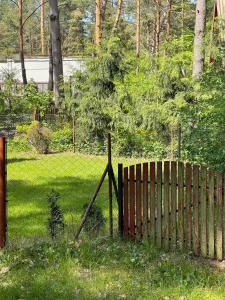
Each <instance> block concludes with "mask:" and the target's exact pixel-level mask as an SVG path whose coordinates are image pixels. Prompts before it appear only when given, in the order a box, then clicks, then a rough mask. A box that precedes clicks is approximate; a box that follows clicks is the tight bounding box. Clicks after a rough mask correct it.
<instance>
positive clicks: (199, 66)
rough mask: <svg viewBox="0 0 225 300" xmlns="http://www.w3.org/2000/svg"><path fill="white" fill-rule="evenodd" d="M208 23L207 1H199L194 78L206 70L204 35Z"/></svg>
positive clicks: (196, 22)
mask: <svg viewBox="0 0 225 300" xmlns="http://www.w3.org/2000/svg"><path fill="white" fill-rule="evenodd" d="M205 22H206V0H197V4H196V20H195V39H194V57H193V73H192V75H193V77H195V78H198V77H200V76H201V74H202V72H203V68H204V60H205V52H204V33H205Z"/></svg>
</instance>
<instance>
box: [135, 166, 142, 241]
mask: <svg viewBox="0 0 225 300" xmlns="http://www.w3.org/2000/svg"><path fill="white" fill-rule="evenodd" d="M141 198H142V197H141V164H138V165H136V226H137V236H138V238H139V239H140V238H141V237H142V215H141Z"/></svg>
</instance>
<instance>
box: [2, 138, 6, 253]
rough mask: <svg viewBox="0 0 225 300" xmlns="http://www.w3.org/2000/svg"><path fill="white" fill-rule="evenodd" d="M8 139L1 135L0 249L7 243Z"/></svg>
mask: <svg viewBox="0 0 225 300" xmlns="http://www.w3.org/2000/svg"><path fill="white" fill-rule="evenodd" d="M6 227H7V219H6V140H5V137H2V136H1V137H0V249H1V248H3V247H4V246H5V243H6Z"/></svg>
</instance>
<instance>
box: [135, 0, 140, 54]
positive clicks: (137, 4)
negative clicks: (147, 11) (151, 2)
mask: <svg viewBox="0 0 225 300" xmlns="http://www.w3.org/2000/svg"><path fill="white" fill-rule="evenodd" d="M136 8H137V13H136V55H137V56H139V55H140V45H141V0H136Z"/></svg>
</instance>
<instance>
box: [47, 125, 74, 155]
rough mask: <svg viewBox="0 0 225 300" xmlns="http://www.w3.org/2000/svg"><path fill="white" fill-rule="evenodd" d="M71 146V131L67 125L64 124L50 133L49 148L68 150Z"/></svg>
mask: <svg viewBox="0 0 225 300" xmlns="http://www.w3.org/2000/svg"><path fill="white" fill-rule="evenodd" d="M72 146H73V132H72V128H71V127H70V126H69V125H66V126H64V127H63V128H61V129H58V130H57V131H53V132H52V135H51V148H52V149H54V150H59V151H66V150H70V149H71V148H72Z"/></svg>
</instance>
